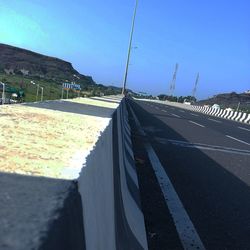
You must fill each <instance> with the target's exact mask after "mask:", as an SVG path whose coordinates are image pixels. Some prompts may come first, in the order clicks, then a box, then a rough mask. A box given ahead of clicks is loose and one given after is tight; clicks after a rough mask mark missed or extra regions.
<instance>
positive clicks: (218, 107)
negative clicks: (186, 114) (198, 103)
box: [212, 104, 220, 109]
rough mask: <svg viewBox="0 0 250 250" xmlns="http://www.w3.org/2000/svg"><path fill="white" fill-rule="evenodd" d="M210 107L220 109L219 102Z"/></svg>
mask: <svg viewBox="0 0 250 250" xmlns="http://www.w3.org/2000/svg"><path fill="white" fill-rule="evenodd" d="M212 108H213V109H220V105H219V104H214V105H213V106H212Z"/></svg>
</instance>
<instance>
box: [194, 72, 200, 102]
mask: <svg viewBox="0 0 250 250" xmlns="http://www.w3.org/2000/svg"><path fill="white" fill-rule="evenodd" d="M199 78H200V74H199V73H198V74H197V77H196V80H195V84H194V88H193V91H192V97H193V98H195V95H196V91H197V85H198V82H199Z"/></svg>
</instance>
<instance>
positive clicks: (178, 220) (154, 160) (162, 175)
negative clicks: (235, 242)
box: [130, 106, 205, 250]
mask: <svg viewBox="0 0 250 250" xmlns="http://www.w3.org/2000/svg"><path fill="white" fill-rule="evenodd" d="M130 110H131V112H132V115H133V117H134V120H135V123H136V126H137V128H138V130H139V132H140V133H141V135H143V136H146V134H145V132H144V130H143V129H142V127H141V125H140V122H139V120H138V118H137V117H136V115H135V113H134V110H133V109H132V108H131V106H130ZM145 148H146V150H147V152H148V155H149V159H150V161H151V165H152V167H153V169H154V172H155V175H156V177H157V180H158V182H159V184H160V187H161V190H162V192H163V195H164V198H165V202H166V204H167V206H168V208H169V211H170V213H171V216H172V218H173V220H174V223H175V227H176V230H177V233H178V235H179V238H180V240H181V243H182V246H183V248H184V249H187V250H197V249H199V250H205V247H204V245H203V243H202V241H201V239H200V236H199V235H198V233H197V231H196V229H195V227H194V225H193V223H192V221H191V219H190V217H189V216H188V214H187V212H186V210H185V208H184V206H183V204H182V202H181V200H180V198H179V196H178V194H177V193H176V191H175V189H174V187H173V185H172V183H171V181H170V179H169V178H168V176H167V174H166V172H165V170H164V168H163V167H162V165H161V163H160V161H159V159H158V157H157V155H156V154H155V152H154V150H153V148H152V147H151V145H150V144H146V145H145Z"/></svg>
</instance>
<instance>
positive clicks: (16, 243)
mask: <svg viewBox="0 0 250 250" xmlns="http://www.w3.org/2000/svg"><path fill="white" fill-rule="evenodd" d="M93 99H95V101H99V100H100V98H93ZM96 99H97V100H96ZM104 99H105V100H106V102H107V103H108V102H109V103H117V105H116V106H115V108H108V109H105V108H104V107H102V106H93V105H90V103H93V101H94V100H92V99H91V100H89V99H88V100H85V101H84V102H83V103H85V104H84V105H83V104H82V103H81V99H79V100H76V102H72V101H66V100H60V101H50V102H41V103H31V104H26V106H27V105H29V106H28V107H27V108H26V106H25V105H21V106H20V107H19V106H16V105H15V106H10V107H7V106H6V108H5V109H2V110H5V112H6V113H7V111H8V112H9V111H10V110H12V109H13V108H14V107H15V109H14V110H13V112H12V113H14V115H13V117H14V118H16V117H17V116H18V114H19V113H21V114H22V117H23V114H24V112H26V113H27V115H26V116H25V118H26V117H30V116H38V114H40V113H41V114H43V116H41V118H43V119H44V117H46V125H47V128H46V129H47V130H48V129H49V122H48V117H50V116H48V115H47V116H45V114H47V113H46V112H47V111H46V110H47V109H48V112H49V115H51V116H52V115H53V119H56V118H57V119H58V117H61V116H62V115H64V116H67V115H70V118H71V119H73V118H74V117H75V115H74V114H82V115H81V116H79V119H81V121H82V122H85V123H87V122H88V120H87V119H90V118H87V117H88V116H86V115H89V117H92V119H97V122H99V124H94V125H93V128H92V127H91V125H89V126H90V129H94V126H96V127H97V128H100V136H99V137H98V138H94V140H96V143H95V146H94V148H93V149H92V151H90V152H89V151H88V150H87V151H86V154H87V155H88V156H87V157H86V159H85V156H84V155H81V156H82V157H80V156H79V155H78V154H77V159H76V160H77V161H78V160H79V163H80V165H81V164H82V162H83V159H82V158H84V165H83V166H82V165H81V166H79V169H78V167H76V168H75V167H74V168H73V167H70V166H68V167H67V166H66V167H65V168H60V167H61V165H60V166H57V168H53V166H54V165H53V166H52V170H53V171H52V170H51V172H50V171H48V170H49V167H48V166H47V168H46V167H41V169H42V170H43V169H47V172H46V173H45V174H44V175H39V176H35V175H34V174H33V173H32V172H31V171H33V170H34V171H35V170H39V169H38V168H37V169H36V161H34V160H32V162H30V163H31V165H32V164H34V167H33V166H32V167H31V168H30V169H28V170H26V172H25V168H23V172H22V173H21V172H20V171H21V170H22V169H21V168H20V167H19V169H14V167H15V166H14V167H13V168H11V167H12V165H11V166H10V167H9V168H10V171H9V172H4V171H3V172H1V171H0V182H1V190H0V201H1V206H0V224H1V226H0V249H3V250H13V249H15V250H29V249H42V250H50V249H51V250H52V249H60V250H71V249H74V250H82V249H87V250H98V249H101V250H102V249H110V250H113V249H115V250H116V249H117V250H119V249H147V239H146V232H145V225H144V218H143V214H142V212H141V208H140V197H139V188H138V180H137V174H136V169H135V165H134V156H133V152H132V143H131V138H130V136H131V135H130V127H129V124H128V112H127V109H126V104H125V100H124V99H123V100H122V101H121V102H120V100H121V97H113V98H112V99H111V98H107V97H105V98H102V100H104ZM79 102H80V103H79ZM107 103H106V104H107ZM119 103H120V105H119V106H118V104H119ZM31 106H32V107H31ZM117 106H118V108H117ZM52 107H53V109H54V110H53V109H52ZM26 109H27V110H26ZM20 110H21V111H20ZM30 110H31V111H30ZM60 110H61V111H64V113H60V112H59V111H60ZM18 112H19V113H18ZM39 112H40V113H39ZM12 113H10V114H12ZM0 114H1V113H0ZM56 115H57V116H56ZM84 115H85V116H84ZM9 116H10V115H9ZM9 116H6V115H5V116H4V115H3V116H2V117H9ZM22 117H21V118H22ZM77 117H78V116H77ZM93 117H94V118H93ZM0 118H1V116H0ZM21 118H20V123H22V122H25V124H26V123H27V122H26V120H24V121H23V120H22V119H23V118H22V119H21ZM4 119H5V118H4ZM52 121H53V122H54V121H57V120H52ZM59 121H61V120H59ZM65 121H66V122H65ZM65 121H64V120H63V121H62V122H61V123H64V125H65V126H67V129H69V120H65ZM74 121H77V120H74ZM35 122H37V120H35ZM101 122H103V124H101ZM22 124H23V123H22ZM32 124H33V123H32ZM38 124H40V123H38ZM89 124H90V123H89ZM91 124H92V123H91ZM53 125H55V124H54V123H52V125H51V126H53ZM16 126H17V125H16ZM39 126H40V125H39ZM70 126H72V124H71V125H70ZM75 126H76V123H75ZM60 127H63V128H64V126H62V125H60ZM31 128H32V126H30V129H31ZM15 129H16V127H15ZM73 129H74V127H73ZM27 130H28V129H27ZM63 131H65V130H63ZM87 131H89V130H87ZM98 131H99V130H98ZM0 132H1V133H0V139H3V138H5V137H4V136H5V135H4V134H3V132H4V131H3V130H1V131H0ZM52 132H53V131H52ZM52 132H51V133H52ZM22 133H24V131H22ZM27 135H28V133H27ZM98 135H99V133H98ZM31 136H34V135H33V134H31ZM81 136H83V134H81ZM81 136H80V135H79V138H75V137H74V138H72V141H77V142H79V141H81V140H82V143H84V142H85V141H86V140H87V137H86V138H81ZM25 138H26V137H25ZM27 138H30V140H31V139H32V138H31V137H27ZM64 138H67V137H65V135H64V136H62V140H61V141H60V143H63V139H64ZM14 139H15V138H14ZM68 140H69V139H68ZM41 142H43V141H41ZM25 143H27V141H26V142H25ZM45 143H46V142H44V145H47V144H45ZM50 143H52V142H51V141H50ZM60 143H59V144H56V146H58V147H60V146H61V145H60ZM37 144H38V143H37ZM2 145H3V144H2ZM14 145H15V144H14ZM67 145H72V144H69V141H67ZM48 147H49V146H48ZM18 149H19V148H18ZM3 150H4V147H2V148H1V152H3ZM46 150H47V151H48V149H47V148H45V147H41V152H38V154H37V157H40V156H41V157H48V156H47V155H46V154H45V151H46ZM47 151H46V152H47ZM60 152H61V151H60ZM77 152H78V151H77ZM77 152H75V151H74V153H77ZM81 152H82V151H81ZM31 153H32V152H31V151H30V152H29V157H31V156H32V154H31ZM33 153H34V152H33ZM47 153H48V152H47ZM18 154H19V151H18V150H17V151H16V155H18ZM35 155H36V154H35ZM22 157H23V156H22ZM50 157H52V155H50ZM59 157H61V155H59ZM79 158H81V159H79ZM3 159H5V164H2V165H1V166H4V167H5V169H7V167H8V166H7V165H6V164H7V163H6V155H4V153H2V154H0V163H4V161H2V160H3ZM21 159H24V158H21ZM29 159H32V158H29ZM46 159H47V158H46ZM74 160H75V159H74ZM77 166H78V164H77ZM14 170H15V171H16V172H13V171H14ZM63 170H67V171H66V172H65V171H63ZM76 170H77V173H75V171H76ZM78 170H79V171H80V174H78V173H79V171H78ZM6 171H7V170H6ZM11 171H12V172H11ZM72 171H73V172H74V173H72ZM60 173H63V174H64V175H63V176H62V177H57V174H60ZM75 174H77V175H76V176H75Z"/></svg>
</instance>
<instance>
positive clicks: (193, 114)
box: [190, 113, 199, 116]
mask: <svg viewBox="0 0 250 250" xmlns="http://www.w3.org/2000/svg"><path fill="white" fill-rule="evenodd" d="M190 115H193V116H199V115H196V114H193V113H190Z"/></svg>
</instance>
